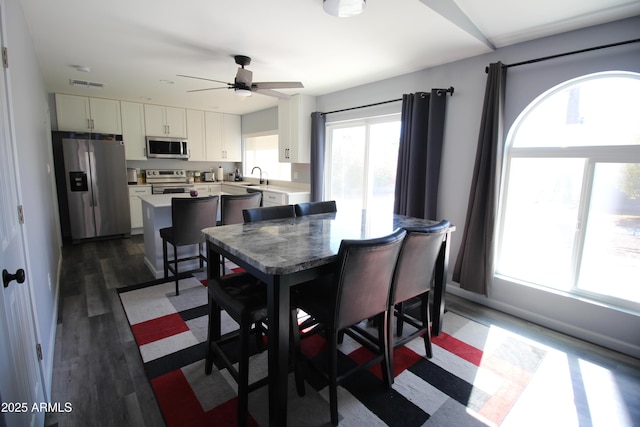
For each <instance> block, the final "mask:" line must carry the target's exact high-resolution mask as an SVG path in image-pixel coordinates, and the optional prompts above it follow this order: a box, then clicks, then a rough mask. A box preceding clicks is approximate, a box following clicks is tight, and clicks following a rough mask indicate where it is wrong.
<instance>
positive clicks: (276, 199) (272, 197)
mask: <svg viewBox="0 0 640 427" xmlns="http://www.w3.org/2000/svg"><path fill="white" fill-rule="evenodd" d="M286 204H288V203H287V194H286V193H272V192H271V191H263V192H262V206H280V205H286Z"/></svg>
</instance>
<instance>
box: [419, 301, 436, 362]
mask: <svg viewBox="0 0 640 427" xmlns="http://www.w3.org/2000/svg"><path fill="white" fill-rule="evenodd" d="M420 299H422V303H421V304H420V312H421V316H420V317H422V319H421V320H422V326H423V327H424V328H425V333H424V335H423V336H422V339H423V340H424V351H425V353H426V355H427V358H428V359H431V358H432V357H433V349H432V347H431V326H430V324H431V316H430V315H429V293H428V292H427V293H425V294H424V295H422V297H421V298H420Z"/></svg>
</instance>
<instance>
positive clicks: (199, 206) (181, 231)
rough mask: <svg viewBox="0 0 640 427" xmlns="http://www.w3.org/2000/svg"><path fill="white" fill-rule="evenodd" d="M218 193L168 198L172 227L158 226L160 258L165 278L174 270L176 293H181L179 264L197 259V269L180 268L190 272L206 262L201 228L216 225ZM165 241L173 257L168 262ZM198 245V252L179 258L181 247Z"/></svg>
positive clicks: (202, 266) (201, 266)
mask: <svg viewBox="0 0 640 427" xmlns="http://www.w3.org/2000/svg"><path fill="white" fill-rule="evenodd" d="M218 199H219V198H218V196H209V197H199V198H193V197H192V198H188V197H185V198H179V197H174V198H172V199H171V227H166V228H161V229H160V237H161V238H162V260H163V265H164V277H165V278H168V277H169V272H171V273H173V275H174V276H175V280H176V295H179V294H180V289H179V286H178V279H179V274H178V263H180V262H184V261H190V260H195V259H197V260H198V261H199V264H200V268H199V269H194V270H190V271H183V272H182V274H184V273H189V272H192V271H198V270H201V269H202V268H204V262H205V261H207V255H206V253H203V245H204V242H205V237H204V234H203V233H202V229H203V228H208V227H215V225H216V217H217V215H218ZM167 243H169V244H171V246H173V260H171V261H169V259H168V255H167ZM188 245H198V254H197V255H193V256H185V257H182V258H178V248H179V247H181V246H188Z"/></svg>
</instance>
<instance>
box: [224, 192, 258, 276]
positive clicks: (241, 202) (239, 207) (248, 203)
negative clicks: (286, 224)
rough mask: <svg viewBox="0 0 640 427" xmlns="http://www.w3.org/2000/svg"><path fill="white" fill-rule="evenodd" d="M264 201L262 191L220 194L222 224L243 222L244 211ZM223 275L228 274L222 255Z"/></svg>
mask: <svg viewBox="0 0 640 427" xmlns="http://www.w3.org/2000/svg"><path fill="white" fill-rule="evenodd" d="M261 203H262V193H260V192H257V193H247V194H223V195H222V196H220V223H221V224H222V225H229V224H242V223H243V222H244V218H243V217H242V211H243V210H244V209H252V208H257V207H260V204H261ZM220 263H221V266H222V275H223V276H224V275H225V274H226V271H225V259H224V257H220Z"/></svg>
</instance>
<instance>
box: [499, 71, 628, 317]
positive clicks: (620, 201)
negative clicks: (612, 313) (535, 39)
mask: <svg viewBox="0 0 640 427" xmlns="http://www.w3.org/2000/svg"><path fill="white" fill-rule="evenodd" d="M504 164H505V169H504V175H503V187H502V197H501V204H500V206H501V210H500V238H499V243H498V260H497V264H496V273H497V274H498V275H501V276H504V277H507V278H509V279H511V280H513V281H517V282H521V283H527V284H532V285H536V286H542V287H546V288H552V289H554V290H558V291H564V292H568V293H572V294H579V295H580V296H581V297H586V298H589V299H593V300H598V301H602V302H606V303H609V304H614V305H618V306H622V307H625V308H627V309H631V310H634V311H636V312H640V74H636V73H628V72H604V73H597V74H591V75H588V76H583V77H580V78H577V79H574V80H570V81H568V82H565V83H563V84H561V85H559V86H557V87H555V88H553V89H551V90H549V91H547V92H546V93H544V94H542V95H541V96H540V97H538V98H537V99H536V100H535V101H534V102H532V103H531V104H530V105H529V106H528V107H527V108H526V109H525V111H523V112H522V114H521V115H520V116H519V117H518V119H517V120H516V121H515V123H514V125H513V126H512V128H511V129H510V131H509V134H508V137H507V149H506V152H505V163H504Z"/></svg>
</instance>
